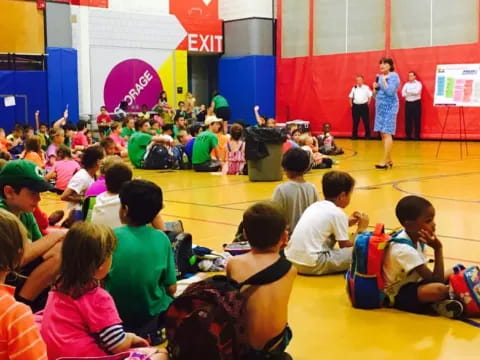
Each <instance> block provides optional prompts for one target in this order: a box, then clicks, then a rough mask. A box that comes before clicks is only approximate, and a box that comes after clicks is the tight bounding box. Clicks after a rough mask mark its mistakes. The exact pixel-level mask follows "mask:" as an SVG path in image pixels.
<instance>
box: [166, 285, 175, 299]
mask: <svg viewBox="0 0 480 360" xmlns="http://www.w3.org/2000/svg"><path fill="white" fill-rule="evenodd" d="M176 292H177V284H173V285H170V286H169V287H168V288H167V294H168V295H170V296H171V297H174V295H175V293H176Z"/></svg>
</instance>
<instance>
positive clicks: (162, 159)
mask: <svg viewBox="0 0 480 360" xmlns="http://www.w3.org/2000/svg"><path fill="white" fill-rule="evenodd" d="M174 163H175V159H174V156H173V155H172V154H171V153H170V151H169V150H168V149H167V147H166V146H164V145H153V146H152V148H151V149H150V151H149V152H148V154H147V157H146V159H145V162H144V163H143V168H144V169H155V170H164V169H172V168H173V166H174Z"/></svg>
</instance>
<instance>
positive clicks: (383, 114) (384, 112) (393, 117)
mask: <svg viewBox="0 0 480 360" xmlns="http://www.w3.org/2000/svg"><path fill="white" fill-rule="evenodd" d="M381 77H382V75H380V80H379V82H378V83H379V86H380V87H379V88H378V89H377V96H376V97H375V131H379V132H381V133H384V134H392V135H394V134H395V130H396V128H397V114H398V94H397V92H398V87H399V86H400V78H399V77H398V74H397V73H395V72H391V73H390V74H389V75H388V78H387V87H384V85H383V80H382V79H381Z"/></svg>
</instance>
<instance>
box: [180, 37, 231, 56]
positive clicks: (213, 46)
mask: <svg viewBox="0 0 480 360" xmlns="http://www.w3.org/2000/svg"><path fill="white" fill-rule="evenodd" d="M187 40H188V41H187V42H188V51H199V52H214V53H220V52H222V51H223V47H222V45H223V36H222V35H202V34H188V35H187Z"/></svg>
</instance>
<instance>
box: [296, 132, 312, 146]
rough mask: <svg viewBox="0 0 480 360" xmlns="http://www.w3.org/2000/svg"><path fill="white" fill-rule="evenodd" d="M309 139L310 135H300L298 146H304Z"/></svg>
mask: <svg viewBox="0 0 480 360" xmlns="http://www.w3.org/2000/svg"><path fill="white" fill-rule="evenodd" d="M309 138H310V135H308V134H302V135H301V136H300V137H299V138H298V145H300V146H305V145H307V141H308V139H309Z"/></svg>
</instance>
